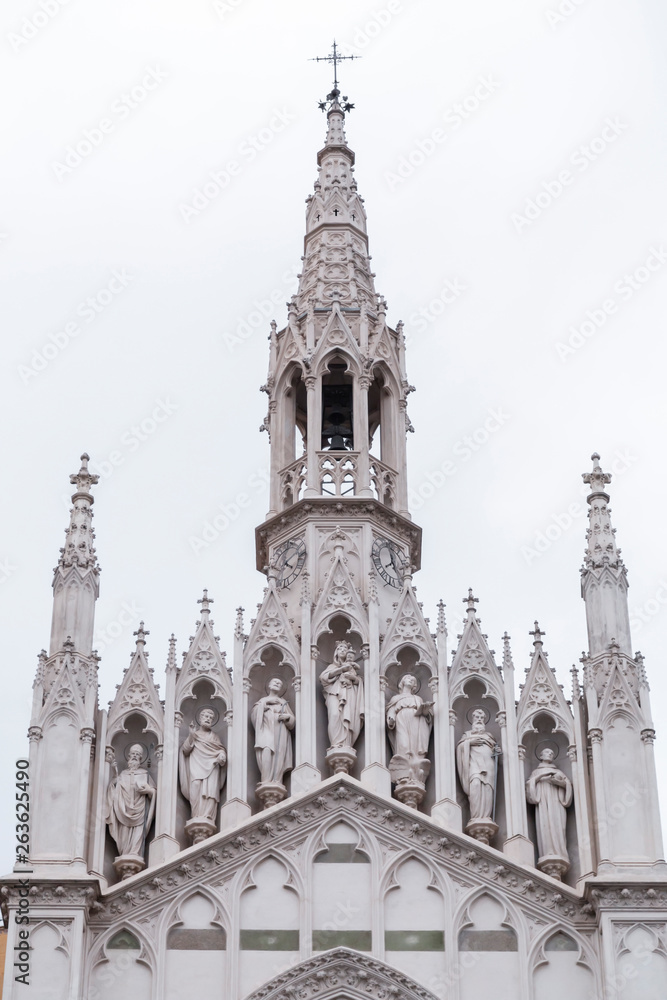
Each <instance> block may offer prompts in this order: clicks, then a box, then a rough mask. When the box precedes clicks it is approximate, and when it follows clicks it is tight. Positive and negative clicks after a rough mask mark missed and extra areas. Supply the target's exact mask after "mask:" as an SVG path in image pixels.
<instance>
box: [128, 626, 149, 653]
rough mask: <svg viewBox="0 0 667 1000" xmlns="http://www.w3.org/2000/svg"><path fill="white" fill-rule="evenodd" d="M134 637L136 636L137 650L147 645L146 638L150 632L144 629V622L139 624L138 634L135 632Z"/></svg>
mask: <svg viewBox="0 0 667 1000" xmlns="http://www.w3.org/2000/svg"><path fill="white" fill-rule="evenodd" d="M132 635H136V637H137V649H139V647H140V646H145V645H146V636H147V635H150V632H149V631H148V629H145V628H144V623H143V622H139V628H138V629H137V631H136V632H133V633H132Z"/></svg>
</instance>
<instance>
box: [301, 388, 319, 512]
mask: <svg viewBox="0 0 667 1000" xmlns="http://www.w3.org/2000/svg"><path fill="white" fill-rule="evenodd" d="M306 415H307V423H308V428H307V433H306V465H307V471H306V491H305V494H304V496H307V497H317V496H319V495H320V492H321V491H320V482H319V469H318V458H317V455H318V452H319V451H320V449H321V447H322V388H321V383H320V380H319V379H318V378H316V376H315V375H307V376H306Z"/></svg>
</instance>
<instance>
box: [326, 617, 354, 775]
mask: <svg viewBox="0 0 667 1000" xmlns="http://www.w3.org/2000/svg"><path fill="white" fill-rule="evenodd" d="M339 642H348V643H349V644H350V645H351V646H352V648H353V650H354V654H355V663H356V666H357V672H358V674H359V676H360V677H361V679H362V681H363V682H364V684H365V683H366V678H365V677H364V661H363V658H362V656H361V647H362V645H363V639H362V636H361V635H360V634H359V632H358V631H357V630H356V629H355V628H354V627H353V625H352V622H351V621H350V619H349V618H347V617H346V616H345V615H341V614H336V615H334V616H333V617H332V618H330V619H329V622H328V626H327V629H326V631H325V632H323V633H322V634H321V635H320V636H319V638H318V640H317V650H318V656H317V664H316V668H315V673H316V692H317V693H316V704H315V732H316V750H317V761H318V764H319V766H320V767H321V770H322V775H323V777H328V776H329V768H328V765H327V764H326V763H325V756H326V752H327V750H328V749H329V746H330V741H329V731H328V712H327V705H326V699H325V696H324V690H323V688H322V683H321V681H320V674H321V673H322V671H323V670H324V669H325V668H326V667H327V666H328V665H329V664H330V663H332V662H333V656H334V651H335V649H336V645H337V643H339ZM364 744H365V740H364V727H363V726H362V729H361V732H360V734H359V738H358V740H357V742H356V743H355V746H354V749H355V750H356V753H357V759H356V761H355V763H354V764H353V766H352V768H351V769H350V772H349V773H350V774H351V775H352V777H354V778H360V776H361V772H362V770H363V768H364V766H365V762H366V754H365V749H364Z"/></svg>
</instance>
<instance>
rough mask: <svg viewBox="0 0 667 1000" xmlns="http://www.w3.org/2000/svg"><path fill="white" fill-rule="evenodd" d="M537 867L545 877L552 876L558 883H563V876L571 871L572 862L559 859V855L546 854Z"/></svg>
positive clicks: (539, 860)
mask: <svg viewBox="0 0 667 1000" xmlns="http://www.w3.org/2000/svg"><path fill="white" fill-rule="evenodd" d="M537 867H538V868H539V870H540V871H541V872H544V874H545V875H550V876H551V878H555V879H556V881H557V882H561V881H562V879H563V875H564V874H565V873H566V872H567V871H568V870H569V867H570V862H569V861H568V860H567V859H566V858H559V857H558V855H557V854H545V856H544V857H543V858H539V859H538V862H537Z"/></svg>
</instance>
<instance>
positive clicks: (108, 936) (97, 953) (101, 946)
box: [88, 920, 158, 990]
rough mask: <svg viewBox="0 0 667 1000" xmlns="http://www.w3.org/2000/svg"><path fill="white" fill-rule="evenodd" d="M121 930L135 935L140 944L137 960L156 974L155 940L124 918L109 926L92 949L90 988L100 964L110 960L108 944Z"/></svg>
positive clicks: (89, 971) (89, 965) (89, 975)
mask: <svg viewBox="0 0 667 1000" xmlns="http://www.w3.org/2000/svg"><path fill="white" fill-rule="evenodd" d="M121 931H128V933H129V934H131V935H132V936H133V937H135V938H136V939H137V941H138V942H139V945H140V950H139V954H138V956H137V962H140V963H141V964H142V965H145V966H146V967H147V968H148V969H150V971H151V972H152V973H153V975H155V973H156V971H157V968H158V962H157V954H156V951H155V947H154V945H153V942H152V941H150V940H149V939H148V937H147V936H146V934H145V932H144V931H143V930H142V929H141V928H140V927H138V926H137V925H136V924H135V923H133V921H131V920H124V921H123V922H122V924H121V925H120V926H118V925H117V924H115V925H113V926H112V927H109V928H108V930H107V931H106V932H105V933H104V934H103V935H102V936H101V937H99V938H98V939H97V941H96V942H95V943H94V945H93V947H92V948H91V951H90V959H89V964H88V981H89V982H88V987H89V990H90V987H91V985H92V984H91V983H90V979H91V977H92V976H93V973H94V972H95V969H96V968H97V966H98V965H101V964H102V962H108V961H109V958H108V955H107V952H106V948H107V945H108V944H109V942H110V941H111V940H112V939H113V938H114V937H115V936H116V935H117V934H119V933H120V932H121Z"/></svg>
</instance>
